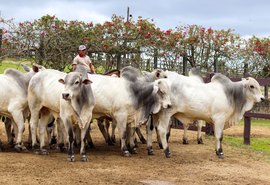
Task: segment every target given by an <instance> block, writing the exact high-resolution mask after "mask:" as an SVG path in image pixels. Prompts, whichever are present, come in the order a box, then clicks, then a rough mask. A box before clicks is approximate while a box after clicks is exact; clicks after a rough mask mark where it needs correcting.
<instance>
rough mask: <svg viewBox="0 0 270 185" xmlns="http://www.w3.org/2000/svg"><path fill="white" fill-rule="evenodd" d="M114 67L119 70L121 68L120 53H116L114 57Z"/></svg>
mask: <svg viewBox="0 0 270 185" xmlns="http://www.w3.org/2000/svg"><path fill="white" fill-rule="evenodd" d="M116 60H117V61H116V69H118V70H120V69H121V54H120V53H118V54H117V59H116Z"/></svg>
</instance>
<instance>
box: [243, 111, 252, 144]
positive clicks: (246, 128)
mask: <svg viewBox="0 0 270 185" xmlns="http://www.w3.org/2000/svg"><path fill="white" fill-rule="evenodd" d="M250 127H251V118H250V117H246V116H245V117H244V144H245V145H249V144H250Z"/></svg>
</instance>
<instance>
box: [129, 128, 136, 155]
mask: <svg viewBox="0 0 270 185" xmlns="http://www.w3.org/2000/svg"><path fill="white" fill-rule="evenodd" d="M135 129H136V128H134V127H128V139H129V151H130V153H132V154H137V153H138V152H137V149H136V147H135V143H134V140H135Z"/></svg>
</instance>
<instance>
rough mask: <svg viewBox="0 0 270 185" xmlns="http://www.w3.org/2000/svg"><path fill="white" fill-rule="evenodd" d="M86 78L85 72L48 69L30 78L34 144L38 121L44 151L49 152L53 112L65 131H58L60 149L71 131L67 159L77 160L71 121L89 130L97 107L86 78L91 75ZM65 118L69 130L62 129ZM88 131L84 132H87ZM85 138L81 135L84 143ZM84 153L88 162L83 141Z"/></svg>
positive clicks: (41, 148)
mask: <svg viewBox="0 0 270 185" xmlns="http://www.w3.org/2000/svg"><path fill="white" fill-rule="evenodd" d="M78 70H80V68H78ZM84 77H87V74H86V73H85V74H84V75H83V74H82V73H81V72H71V73H69V74H66V73H63V72H60V71H57V70H53V69H47V70H44V71H42V73H40V74H39V75H38V76H36V77H35V78H32V79H31V81H30V83H29V88H28V92H29V93H28V102H29V109H30V112H31V119H30V126H31V134H32V146H33V147H34V148H35V147H36V145H37V139H36V129H37V125H38V122H39V135H40V151H41V153H43V154H47V150H46V149H45V140H44V137H45V135H44V134H45V130H46V127H47V125H48V123H49V119H50V116H51V114H52V115H53V116H54V118H55V119H56V121H57V124H58V129H59V130H61V131H62V132H58V141H59V146H60V149H61V148H62V147H63V146H64V142H65V139H67V137H66V133H68V135H69V137H68V139H69V144H68V146H69V150H68V160H70V161H74V154H73V133H72V129H71V123H77V124H79V125H80V127H81V128H82V129H88V127H89V124H90V121H91V118H92V111H91V110H92V109H93V106H94V100H93V95H92V91H91V87H90V80H89V79H87V78H88V77H87V78H84ZM59 82H60V83H59ZM61 83H63V84H64V85H62V84H61ZM90 99H91V100H90ZM60 105H61V107H60ZM61 110H62V111H61ZM60 114H61V116H60ZM62 120H63V121H64V126H65V128H66V130H67V132H65V130H64V129H63V124H62ZM85 132H86V131H85ZM85 132H82V133H84V134H85ZM84 139H85V138H84V137H81V140H82V141H83V142H84ZM81 155H82V160H83V161H86V160H87V157H86V153H85V149H84V145H83V144H82V145H81Z"/></svg>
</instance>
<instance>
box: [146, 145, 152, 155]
mask: <svg viewBox="0 0 270 185" xmlns="http://www.w3.org/2000/svg"><path fill="white" fill-rule="evenodd" d="M147 154H148V155H154V150H153V148H152V147H150V148H147Z"/></svg>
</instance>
